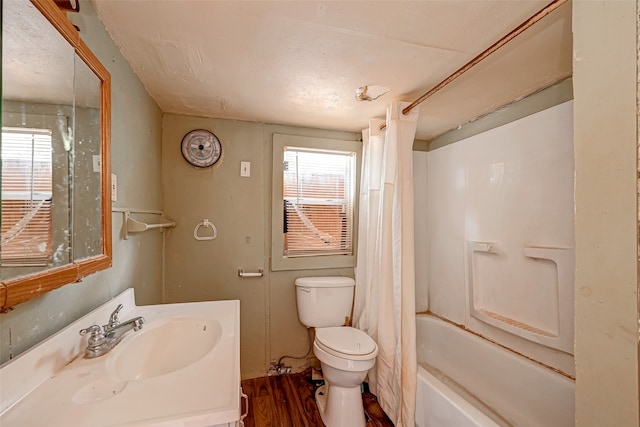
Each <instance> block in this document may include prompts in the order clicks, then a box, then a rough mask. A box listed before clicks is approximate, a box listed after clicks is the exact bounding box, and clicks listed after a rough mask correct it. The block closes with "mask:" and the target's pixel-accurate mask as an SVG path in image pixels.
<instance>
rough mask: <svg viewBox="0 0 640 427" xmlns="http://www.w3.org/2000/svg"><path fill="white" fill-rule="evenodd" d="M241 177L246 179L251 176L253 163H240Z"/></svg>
mask: <svg viewBox="0 0 640 427" xmlns="http://www.w3.org/2000/svg"><path fill="white" fill-rule="evenodd" d="M240 176H243V177H245V178H248V177H250V176H251V162H240Z"/></svg>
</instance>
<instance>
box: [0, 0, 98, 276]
mask: <svg viewBox="0 0 640 427" xmlns="http://www.w3.org/2000/svg"><path fill="white" fill-rule="evenodd" d="M2 9H3V10H2V13H3V20H2V21H3V28H2V39H3V55H2V62H3V64H2V65H3V73H2V140H1V142H2V143H1V147H0V150H1V154H2V156H1V157H2V176H1V189H2V211H1V240H0V245H1V246H0V248H1V251H0V253H1V256H0V258H1V267H0V278H1V279H2V280H6V279H10V278H16V277H21V276H24V275H27V274H31V273H34V272H39V271H43V270H46V269H49V268H52V267H59V266H64V265H66V264H69V263H72V262H73V261H75V260H78V259H83V258H86V257H90V256H94V255H98V254H100V253H101V252H102V240H101V236H102V232H101V226H102V224H101V218H102V217H101V195H100V188H101V187H100V183H101V173H100V164H99V162H100V154H101V153H100V146H101V145H100V84H101V82H100V79H99V78H98V77H97V76H96V75H95V74H94V73H93V71H92V70H91V69H90V68H89V67H88V66H87V65H86V64H85V63H84V61H82V60H81V59H80V58H79V57H77V55H76V53H75V49H74V48H73V46H71V45H70V44H69V42H68V41H67V40H66V39H65V38H64V37H62V36H61V35H60V33H59V32H58V31H57V30H56V29H55V28H54V27H53V26H52V25H51V24H50V23H49V22H48V20H47V19H46V18H45V17H44V16H43V15H42V14H41V13H40V11H38V10H37V9H36V8H35V7H34V6H33V5H32V4H31V3H30V2H29V1H28V0H11V1H4V2H2ZM94 156H95V163H94ZM94 164H95V167H94Z"/></svg>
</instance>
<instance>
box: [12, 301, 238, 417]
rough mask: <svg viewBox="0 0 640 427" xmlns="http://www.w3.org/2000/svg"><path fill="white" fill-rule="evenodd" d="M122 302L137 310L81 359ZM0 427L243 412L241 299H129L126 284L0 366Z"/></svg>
mask: <svg viewBox="0 0 640 427" xmlns="http://www.w3.org/2000/svg"><path fill="white" fill-rule="evenodd" d="M118 304H122V305H123V306H124V309H123V310H122V312H121V313H120V318H121V319H123V321H124V320H126V319H132V318H135V317H137V316H142V317H144V318H145V319H146V322H145V323H144V325H143V327H142V329H141V330H139V331H137V332H134V331H129V332H128V333H127V334H126V335H125V337H124V339H123V340H122V341H121V342H120V343H119V344H118V345H117V346H116V347H115V348H113V349H112V350H111V351H110V352H109V353H107V354H105V355H104V356H100V357H95V358H91V359H87V358H85V357H83V356H84V351H85V348H86V346H87V337H80V336H79V335H78V331H79V330H80V329H82V328H86V327H87V326H88V325H101V324H103V322H105V321H106V320H107V319H109V316H110V315H111V313H112V312H113V310H114V308H115V307H117V306H118ZM0 384H1V386H0V398H1V399H0V426H2V427H23V426H29V427H45V426H46V427H68V426H83V427H85V426H91V427H113V426H136V427H143V426H145V427H152V426H153V427H159V426H165V427H166V426H176V425H188V426H191V427H203V426H216V427H222V426H224V427H228V426H229V425H236V424H237V422H238V420H239V419H240V414H241V408H240V406H241V405H240V302H239V301H206V302H192V303H179V304H159V305H148V306H136V305H135V295H134V293H133V290H132V289H129V290H127V291H125V292H123V293H122V294H120V295H118V296H117V297H115V298H114V299H113V300H111V301H109V302H108V303H105V304H103V305H102V306H100V307H98V308H97V309H96V310H94V311H92V312H91V313H89V314H87V315H86V316H84V317H82V318H81V319H78V320H77V321H76V322H74V323H72V324H71V325H69V326H68V327H66V328H64V329H63V330H62V331H60V332H59V333H58V334H56V335H54V336H52V337H51V339H48V340H45V341H43V342H42V343H41V344H40V345H38V346H36V347H34V348H33V349H32V350H30V351H28V352H26V353H25V354H23V355H22V356H21V357H19V358H16V359H15V360H14V361H12V362H11V363H9V364H7V365H3V366H1V367H0Z"/></svg>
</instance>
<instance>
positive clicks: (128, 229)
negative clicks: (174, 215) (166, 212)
mask: <svg viewBox="0 0 640 427" xmlns="http://www.w3.org/2000/svg"><path fill="white" fill-rule="evenodd" d="M114 211H115V209H114ZM118 211H120V212H122V214H123V216H124V221H123V237H124V239H125V240H127V239H128V238H129V235H130V234H132V233H142V232H144V231H147V230H152V229H154V228H159V229H160V231H164V229H165V228H172V227H175V226H176V223H175V222H174V221H165V222H158V223H151V224H148V223H146V222H142V221H138V220H137V219H133V218H131V214H132V213H140V214H153V215H162V214H163V213H162V212H159V211H147V210H141V209H140V210H136V209H122V210H118Z"/></svg>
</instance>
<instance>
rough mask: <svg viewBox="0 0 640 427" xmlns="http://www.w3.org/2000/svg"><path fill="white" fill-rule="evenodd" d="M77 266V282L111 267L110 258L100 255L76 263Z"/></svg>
mask: <svg viewBox="0 0 640 427" xmlns="http://www.w3.org/2000/svg"><path fill="white" fill-rule="evenodd" d="M76 265H77V266H78V280H80V279H82V278H84V277H87V276H89V275H90V274H93V273H97V272H98V271H101V270H105V269H107V268H109V267H111V266H112V265H113V263H112V260H111V256H107V254H104V255H100V256H97V257H93V258H87V259H85V260H81V261H76Z"/></svg>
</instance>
